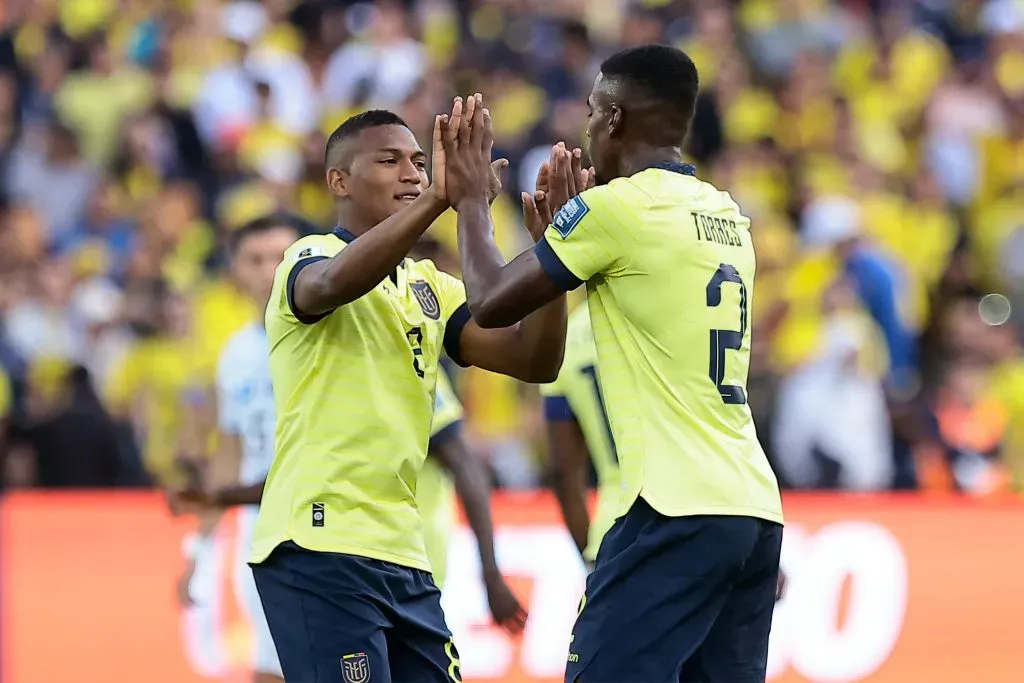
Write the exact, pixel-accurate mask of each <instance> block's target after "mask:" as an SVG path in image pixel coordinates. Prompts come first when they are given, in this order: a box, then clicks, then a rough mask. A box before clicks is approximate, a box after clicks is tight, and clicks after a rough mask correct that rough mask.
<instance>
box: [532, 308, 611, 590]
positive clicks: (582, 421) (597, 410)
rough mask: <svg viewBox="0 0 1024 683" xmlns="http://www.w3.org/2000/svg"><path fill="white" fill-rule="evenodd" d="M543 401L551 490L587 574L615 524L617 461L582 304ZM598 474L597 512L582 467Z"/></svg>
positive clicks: (573, 317)
mask: <svg viewBox="0 0 1024 683" xmlns="http://www.w3.org/2000/svg"><path fill="white" fill-rule="evenodd" d="M540 392H541V395H542V396H543V397H544V422H545V424H546V425H547V441H548V457H549V458H550V460H551V469H552V476H553V482H552V488H553V489H554V492H555V497H556V498H557V499H558V505H559V507H560V508H561V509H562V518H563V519H564V520H565V525H566V527H568V529H569V533H570V535H571V536H572V538H573V541H575V543H576V547H577V548H578V549H579V551H580V554H581V555H582V556H583V561H584V562H585V563H586V565H587V568H588V570H592V569H593V567H594V562H595V560H596V559H597V550H598V548H599V547H600V545H601V539H602V538H604V535H605V533H606V532H607V531H608V529H610V528H611V526H612V523H613V522H614V521H615V517H616V512H617V508H618V496H619V493H618V492H619V483H620V477H619V461H618V456H617V455H616V454H615V441H614V439H613V438H612V428H611V424H610V423H609V422H608V413H607V412H606V411H605V407H604V399H603V398H602V397H601V385H600V383H599V379H598V374H597V348H596V347H595V345H594V332H593V330H592V328H591V326H590V310H589V309H588V308H587V305H586V304H585V303H584V304H581V305H580V306H578V307H577V308H576V310H575V311H573V312H572V315H570V316H569V327H568V331H567V333H566V338H565V360H564V361H562V369H561V371H560V372H559V373H558V379H557V380H555V381H554V382H552V383H551V384H545V385H543V386H541V388H540ZM588 461H589V462H593V463H594V470H595V471H596V472H597V510H596V514H595V517H594V519H593V520H591V519H590V513H589V512H588V511H587V483H586V478H587V470H588V468H587V463H588Z"/></svg>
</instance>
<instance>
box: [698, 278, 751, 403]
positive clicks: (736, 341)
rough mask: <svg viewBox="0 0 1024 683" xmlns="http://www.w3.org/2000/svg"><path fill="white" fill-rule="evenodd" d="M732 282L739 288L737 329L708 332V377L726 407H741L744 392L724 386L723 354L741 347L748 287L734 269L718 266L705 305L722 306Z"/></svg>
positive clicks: (745, 331)
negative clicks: (724, 290) (724, 288)
mask: <svg viewBox="0 0 1024 683" xmlns="http://www.w3.org/2000/svg"><path fill="white" fill-rule="evenodd" d="M727 282H732V283H734V284H737V285H739V287H740V329H739V332H737V331H736V330H711V348H710V356H709V357H710V362H709V367H708V376H709V377H711V381H712V382H714V383H715V386H716V387H718V393H719V394H721V396H722V402H723V403H726V404H729V405H743V404H745V403H746V402H747V392H746V391H744V390H743V387H741V386H739V385H736V384H725V352H726V350H727V349H732V350H734V351H738V350H739V349H740V347H742V346H743V336H744V335H745V334H746V333H747V286H746V285H745V284H744V283H743V278H741V277H740V274H739V273H738V272H737V271H736V268H735V267H734V266H730V265H728V264H726V263H723V264H721V265H720V266H718V270H716V271H715V274H714V276H713V277H712V278H711V282H709V283H708V287H707V303H708V307H709V308H715V307H716V306H718V305H720V304H721V303H722V285H724V284H725V283H727Z"/></svg>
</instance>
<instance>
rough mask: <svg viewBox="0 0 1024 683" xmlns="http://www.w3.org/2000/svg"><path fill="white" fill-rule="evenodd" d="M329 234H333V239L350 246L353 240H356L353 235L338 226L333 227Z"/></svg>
mask: <svg viewBox="0 0 1024 683" xmlns="http://www.w3.org/2000/svg"><path fill="white" fill-rule="evenodd" d="M331 232H332V233H334V236H335V237H337V238H338V239H340V240H341V241H342V242H344V243H346V244H351V242H352V240H354V239H355V238H356V236H355V235H353V234H352V233H350V232H349V231H348V230H346V229H345V228H343V227H341V226H340V225H336V226H334V230H332V231H331Z"/></svg>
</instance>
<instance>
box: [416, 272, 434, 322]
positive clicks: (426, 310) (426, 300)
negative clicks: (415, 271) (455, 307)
mask: <svg viewBox="0 0 1024 683" xmlns="http://www.w3.org/2000/svg"><path fill="white" fill-rule="evenodd" d="M410 286H411V287H412V293H413V294H414V295H415V296H416V301H418V302H419V304H420V308H422V309H423V315H425V316H427V317H428V318H430V319H431V320H440V319H441V304H439V303H438V302H437V297H436V296H435V295H434V290H433V289H431V288H430V283H429V282H424V281H423V280H416V281H414V282H412V283H411V284H410Z"/></svg>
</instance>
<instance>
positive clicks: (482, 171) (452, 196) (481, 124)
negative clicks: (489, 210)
mask: <svg viewBox="0 0 1024 683" xmlns="http://www.w3.org/2000/svg"><path fill="white" fill-rule="evenodd" d="M442 139H443V143H444V157H445V181H444V182H445V193H446V195H447V197H448V201H449V202H450V203H451V205H452V206H457V205H458V204H459V202H461V201H462V200H464V199H467V198H474V199H475V198H480V199H484V200H487V199H489V198H490V191H491V187H492V182H493V180H494V171H493V169H492V167H491V147H492V145H493V143H494V137H493V134H492V132H491V130H490V116H489V114H488V116H487V117H486V119H485V116H484V107H483V96H482V95H480V94H479V93H478V94H476V95H473V96H471V97H469V98H467V101H466V105H465V109H463V107H462V105H461V103H460V101H459V100H458V99H457V100H456V101H455V104H454V106H453V107H452V116H451V117H450V119H449V121H448V125H447V126H445V127H444V130H443V133H442Z"/></svg>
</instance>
